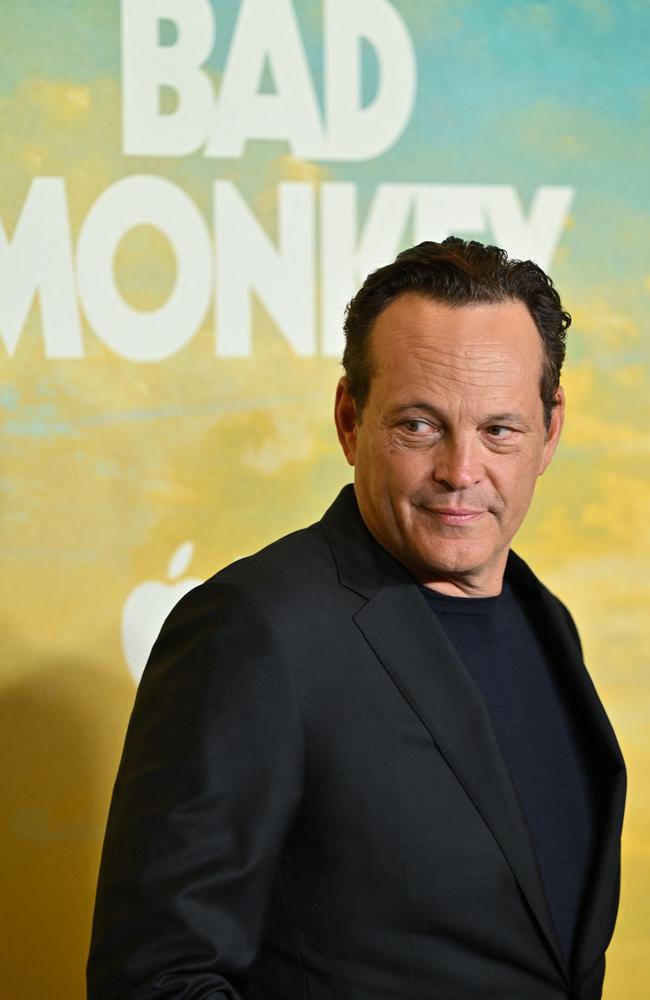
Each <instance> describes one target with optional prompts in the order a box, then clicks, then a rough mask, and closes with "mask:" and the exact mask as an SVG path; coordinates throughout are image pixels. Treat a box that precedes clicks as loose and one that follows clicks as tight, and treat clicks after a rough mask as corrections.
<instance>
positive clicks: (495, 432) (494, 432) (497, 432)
mask: <svg viewBox="0 0 650 1000" xmlns="http://www.w3.org/2000/svg"><path fill="white" fill-rule="evenodd" d="M487 430H488V434H489V435H490V437H495V438H502V439H504V438H507V437H510V436H511V435H513V434H514V433H515V431H514V429H513V428H512V427H504V426H503V425H502V424H494V425H493V426H492V427H488V429H487Z"/></svg>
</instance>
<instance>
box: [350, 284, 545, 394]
mask: <svg viewBox="0 0 650 1000" xmlns="http://www.w3.org/2000/svg"><path fill="white" fill-rule="evenodd" d="M369 346H370V349H371V353H372V361H373V368H374V370H375V372H376V373H379V372H380V371H382V370H384V371H385V372H390V371H394V370H395V366H397V367H398V368H399V369H400V370H408V369H411V370H417V369H418V367H420V368H423V369H424V368H430V367H432V368H437V369H438V370H439V373H440V374H441V375H442V374H444V373H445V372H446V373H447V375H448V377H450V378H452V379H453V378H454V377H458V376H459V375H460V373H461V372H462V371H466V372H468V373H469V372H474V373H475V374H476V375H481V374H483V375H485V376H489V375H492V376H498V374H499V372H500V371H501V372H503V374H504V375H505V374H506V373H507V372H509V373H511V375H513V374H515V373H516V372H517V371H520V370H521V369H525V370H526V371H527V370H528V369H529V368H530V367H531V365H533V366H534V367H535V368H537V365H535V364H534V363H535V361H537V362H538V363H539V361H540V360H541V355H542V342H541V337H540V335H539V332H538V330H537V327H536V326H535V323H534V321H533V319H532V317H531V315H530V313H529V312H528V310H527V308H526V306H525V305H524V304H523V303H521V302H518V301H513V300H507V301H505V302H498V303H489V304H488V303H480V304H474V303H472V304H468V305H462V306H450V305H448V304H447V303H444V302H439V301H436V300H433V299H430V298H426V297H424V296H421V295H417V294H411V293H409V294H404V295H402V296H399V297H398V298H396V299H394V300H393V302H391V303H390V304H389V305H388V306H387V307H386V309H385V310H384V311H383V312H382V313H381V314H380V315H379V316H378V318H377V320H376V322H375V324H374V326H373V330H372V333H371V338H370V345H369ZM537 371H539V369H537ZM536 374H537V373H536Z"/></svg>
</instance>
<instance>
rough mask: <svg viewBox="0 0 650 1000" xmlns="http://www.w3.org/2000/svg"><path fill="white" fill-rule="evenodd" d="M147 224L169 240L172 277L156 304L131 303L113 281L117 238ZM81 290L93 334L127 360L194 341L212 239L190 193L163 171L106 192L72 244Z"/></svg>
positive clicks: (206, 298) (207, 290) (158, 355)
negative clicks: (165, 295) (163, 297)
mask: <svg viewBox="0 0 650 1000" xmlns="http://www.w3.org/2000/svg"><path fill="white" fill-rule="evenodd" d="M142 225H151V226H154V227H155V228H156V229H159V230H160V231H161V232H162V233H163V234H164V235H165V236H166V237H167V239H168V240H169V242H170V244H171V246H172V248H173V250H174V253H175V256H176V281H175V283H174V288H173V290H172V292H171V294H170V295H169V297H168V299H167V301H166V302H165V303H164V304H163V305H162V306H160V307H159V308H158V309H153V310H151V311H148V312H141V311H140V310H137V309H133V308H132V307H131V306H129V305H128V304H127V303H126V302H125V301H124V299H123V298H122V295H121V294H120V291H119V289H118V288H117V286H116V284H115V278H114V271H113V264H114V260H115V253H116V250H117V247H118V244H119V242H120V240H121V239H122V237H123V236H125V234H126V233H128V232H129V231H130V230H131V229H133V228H134V227H135V226H142ZM77 278H78V282H79V293H80V296H81V300H82V303H83V307H84V310H85V313H86V316H87V317H88V321H89V322H90V324H91V326H92V327H93V329H94V331H95V333H96V334H97V336H98V337H99V338H100V340H102V341H103V342H104V343H105V344H106V346H107V347H110V348H111V350H112V351H115V353H116V354H119V355H121V356H122V357H124V358H128V359H129V360H130V361H160V360H161V359H162V358H168V357H170V355H172V354H175V353H176V352H177V351H179V350H180V349H181V348H182V347H184V346H185V344H186V343H187V342H188V341H189V340H191V338H192V337H193V336H194V334H195V333H196V331H197V330H198V328H199V327H200V325H201V322H202V321H203V317H204V316H205V312H206V309H207V308H208V304H209V302H210V295H211V286H212V245H211V240H210V233H209V231H208V228H207V225H206V223H205V220H204V219H203V216H202V215H201V213H200V212H199V210H198V209H197V207H196V205H195V204H194V202H193V201H192V199H191V198H190V197H189V196H188V195H187V194H185V192H184V191H182V190H181V189H180V188H179V187H177V186H176V185H175V184H172V182H171V181H168V180H165V179H164V178H163V177H156V176H150V175H145V174H136V175H133V176H131V177H125V178H124V179H123V180H120V181H116V183H115V184H112V185H111V187H109V188H107V189H106V191H104V192H103V193H102V194H101V195H100V196H99V198H98V199H97V201H96V202H95V204H94V205H93V206H92V208H91V209H90V211H89V212H88V215H87V216H86V218H85V220H84V223H83V226H82V228H81V232H80V234H79V241H78V243H77Z"/></svg>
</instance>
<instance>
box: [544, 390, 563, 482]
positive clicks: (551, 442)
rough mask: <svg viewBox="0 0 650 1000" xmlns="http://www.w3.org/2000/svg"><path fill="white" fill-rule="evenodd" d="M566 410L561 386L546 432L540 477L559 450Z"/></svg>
mask: <svg viewBox="0 0 650 1000" xmlns="http://www.w3.org/2000/svg"><path fill="white" fill-rule="evenodd" d="M565 409H566V401H565V398H564V389H563V388H562V386H560V387H559V388H558V390H557V392H556V393H555V406H554V407H553V409H552V410H551V422H550V424H549V426H548V430H547V431H546V440H545V441H544V450H543V452H542V461H541V463H540V469H539V472H538V473H537V475H538V476H541V475H542V473H543V472H545V471H546V469H547V468H548V465H549V463H550V461H551V459H552V458H553V455H554V454H555V449H556V448H557V444H558V441H559V440H560V433H561V431H562V426H563V424H564V413H565Z"/></svg>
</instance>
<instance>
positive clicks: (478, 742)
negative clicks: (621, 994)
mask: <svg viewBox="0 0 650 1000" xmlns="http://www.w3.org/2000/svg"><path fill="white" fill-rule="evenodd" d="M355 620H356V623H357V625H358V626H359V628H360V629H361V631H362V632H363V634H364V635H365V637H366V639H367V640H368V642H369V644H370V645H371V647H372V648H373V650H374V651H375V653H376V655H377V657H378V659H379V660H380V661H381V663H382V664H383V666H384V667H385V669H386V670H387V671H388V673H389V674H390V676H391V677H392V679H393V681H394V682H395V684H396V685H397V687H398V688H399V690H400V691H401V693H402V695H403V696H404V698H405V699H406V700H407V701H408V703H409V705H410V706H411V708H412V709H413V711H414V712H415V713H416V715H417V716H418V717H419V719H420V720H421V722H422V723H423V725H424V726H425V727H426V729H427V730H428V732H429V734H430V736H431V738H432V739H433V741H434V742H435V744H436V745H437V747H438V749H439V751H440V753H441V754H442V755H443V757H444V758H445V760H446V761H447V764H448V765H449V767H450V768H451V769H452V771H453V772H454V774H455V775H456V777H457V779H458V781H459V782H460V783H461V785H462V786H463V788H464V789H465V791H466V792H467V794H468V795H469V797H470V798H471V800H472V802H473V803H474V805H475V806H476V809H477V810H478V812H479V813H480V815H481V816H482V817H483V820H484V821H485V823H486V824H487V826H488V828H489V829H490V831H491V832H492V834H493V836H494V838H495V840H496V841H497V843H498V844H499V847H500V848H501V851H502V853H503V855H504V856H505V858H506V860H507V862H508V864H509V865H510V868H511V870H512V872H513V875H514V876H515V878H516V880H517V882H518V883H519V887H520V888H521V891H522V892H523V894H524V896H525V897H526V899H527V900H528V903H529V905H530V908H531V910H532V912H533V914H534V916H535V918H536V920H537V923H538V924H539V927H540V928H541V930H542V932H543V934H544V936H545V937H546V939H547V941H548V943H549V945H550V948H551V951H552V953H553V955H554V956H555V959H556V961H557V964H558V966H559V968H560V969H561V971H562V972H563V974H564V975H565V976H567V972H568V969H567V963H566V961H565V958H564V956H563V954H562V950H561V948H560V945H559V942H558V939H557V934H556V931H555V927H554V924H553V920H552V917H551V915H550V912H549V909H548V904H547V901H546V895H545V892H544V888H543V884H542V880H541V875H540V872H539V867H538V864H537V858H536V855H535V850H534V846H533V843H532V839H531V835H530V830H529V827H528V824H527V822H526V819H525V816H524V814H523V811H522V808H521V805H520V802H519V798H518V796H517V793H516V791H515V788H514V785H513V783H512V778H511V776H510V772H509V770H508V768H507V766H506V764H505V761H504V759H503V755H502V753H501V750H500V747H499V745H498V743H497V739H496V736H495V734H494V729H493V727H492V723H491V720H490V717H489V714H488V711H487V709H486V707H485V702H484V701H483V698H482V696H481V694H480V692H479V691H478V689H477V687H476V685H475V684H474V682H473V680H472V678H471V676H470V675H469V673H468V671H467V669H466V668H465V666H464V664H463V663H462V662H461V660H460V659H459V657H458V655H457V654H456V652H455V650H454V648H453V646H452V645H451V644H450V642H449V640H448V639H447V636H446V634H445V632H444V630H443V629H442V627H441V625H440V624H439V623H438V621H437V619H436V617H435V615H434V614H432V613H431V609H430V608H429V607H428V605H427V604H426V601H425V599H424V597H423V596H422V594H420V592H419V590H418V588H417V586H416V585H415V584H412V585H410V586H401V587H395V586H392V587H385V588H383V589H382V590H381V591H380V592H379V593H378V594H377V595H376V596H375V597H374V598H372V600H370V601H369V602H368V604H366V605H365V607H364V608H362V609H361V610H360V611H359V612H358V613H357V615H356V616H355ZM396 623H399V625H398V626H397V627H396Z"/></svg>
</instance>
